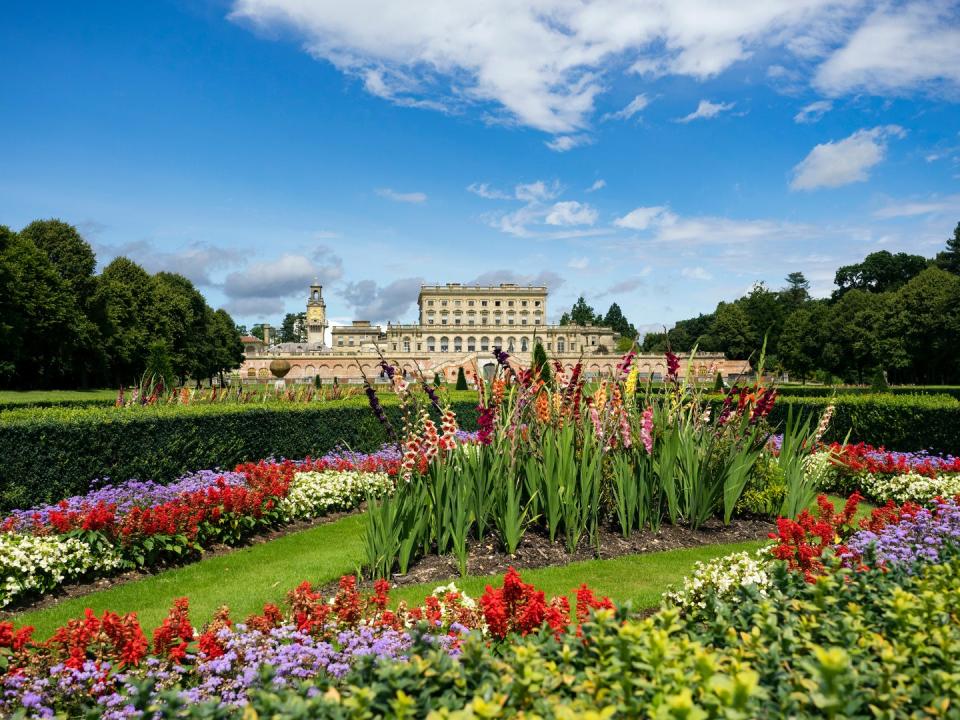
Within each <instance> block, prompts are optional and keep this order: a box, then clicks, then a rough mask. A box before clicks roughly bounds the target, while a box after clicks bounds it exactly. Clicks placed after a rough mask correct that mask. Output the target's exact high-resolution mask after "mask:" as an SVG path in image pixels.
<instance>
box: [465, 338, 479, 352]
mask: <svg viewBox="0 0 960 720" xmlns="http://www.w3.org/2000/svg"><path fill="white" fill-rule="evenodd" d="M476 349H477V339H476V338H475V337H468V338H467V351H468V352H473V351H474V350H476Z"/></svg>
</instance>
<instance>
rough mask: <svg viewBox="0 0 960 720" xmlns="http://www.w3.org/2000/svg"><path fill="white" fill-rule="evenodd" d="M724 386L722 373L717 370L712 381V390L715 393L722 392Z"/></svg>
mask: <svg viewBox="0 0 960 720" xmlns="http://www.w3.org/2000/svg"><path fill="white" fill-rule="evenodd" d="M725 387H726V386H725V385H724V384H723V373H721V372H720V371H719V370H717V378H716V380H714V381H713V389H714V390H716V391H717V392H723V390H724V388H725Z"/></svg>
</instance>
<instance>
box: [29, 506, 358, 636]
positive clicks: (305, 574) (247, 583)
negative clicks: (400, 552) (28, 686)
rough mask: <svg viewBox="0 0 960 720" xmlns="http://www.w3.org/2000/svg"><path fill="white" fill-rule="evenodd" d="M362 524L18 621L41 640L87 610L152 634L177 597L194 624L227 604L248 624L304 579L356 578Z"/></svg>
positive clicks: (267, 546) (299, 536) (266, 546)
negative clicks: (132, 616)
mask: <svg viewBox="0 0 960 720" xmlns="http://www.w3.org/2000/svg"><path fill="white" fill-rule="evenodd" d="M363 522H364V520H363V516H362V515H352V516H350V517H346V518H343V519H342V520H338V521H336V522H332V523H329V524H326V525H319V526H317V527H315V528H311V529H309V530H303V531H301V532H297V533H292V534H290V535H285V536H284V537H281V538H277V539H276V540H273V541H271V542H268V543H263V544H261V545H254V546H251V547H248V548H242V549H239V550H236V551H234V552H231V553H228V554H226V555H221V556H219V557H213V558H210V559H208V560H202V561H200V562H197V563H193V564H192V565H186V566H184V567H181V568H176V569H173V570H167V571H166V572H162V573H159V574H157V575H154V576H152V577H148V578H145V579H143V580H140V581H137V582H132V583H127V584H125V585H118V586H116V587H113V588H110V589H109V590H103V591H100V592H95V593H91V594H90V595H85V596H83V597H79V598H74V599H71V600H66V601H64V602H61V603H59V604H58V605H55V606H54V607H51V608H47V609H44V610H39V611H36V612H26V613H21V614H20V615H19V616H17V617H15V618H14V622H15V623H16V624H17V625H33V626H34V627H35V628H36V636H37V637H38V638H46V637H49V636H50V634H52V632H53V631H54V630H55V629H56V628H57V627H59V626H60V625H63V624H64V623H65V622H66V621H67V620H68V619H70V618H74V617H82V616H83V611H84V608H88V607H89V608H92V609H93V610H95V611H96V612H97V613H101V612H103V611H104V610H113V611H114V612H118V613H127V612H131V611H135V612H136V613H137V616H138V617H139V618H140V622H141V623H142V625H143V626H144V628H149V629H150V630H151V631H152V629H153V628H154V627H156V626H158V625H159V624H160V623H161V621H162V620H163V618H164V617H165V616H166V614H167V610H168V609H169V608H170V605H171V604H172V603H173V600H174V598H178V597H182V596H187V597H189V598H190V611H191V618H192V620H193V622H194V624H195V625H200V624H202V623H204V622H206V621H207V620H209V619H210V617H211V615H212V614H213V612H214V611H215V610H216V609H217V608H218V607H220V606H221V605H228V606H229V607H230V609H231V611H232V614H233V617H234V618H240V619H242V618H244V617H246V616H247V615H249V614H250V613H252V612H259V611H260V610H262V609H263V604H264V603H267V602H278V603H279V602H280V601H282V600H283V599H284V596H285V595H286V593H287V591H288V590H290V589H292V588H294V587H295V586H296V585H298V584H300V582H302V581H303V580H309V581H310V582H312V583H319V584H323V583H327V582H330V581H332V580H336V579H337V578H339V577H340V576H341V575H344V574H350V573H353V572H355V571H356V569H357V567H359V565H360V564H361V563H362V561H363V558H364V551H363V539H362V533H363Z"/></svg>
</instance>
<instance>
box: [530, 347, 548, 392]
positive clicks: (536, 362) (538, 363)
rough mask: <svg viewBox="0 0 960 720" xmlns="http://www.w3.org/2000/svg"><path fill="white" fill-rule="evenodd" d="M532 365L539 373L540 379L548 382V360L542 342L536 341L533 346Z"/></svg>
mask: <svg viewBox="0 0 960 720" xmlns="http://www.w3.org/2000/svg"><path fill="white" fill-rule="evenodd" d="M532 367H533V369H534V370H536V371H537V373H538V374H539V375H540V379H541V380H543V382H545V383H546V384H548V385H549V384H550V361H549V360H548V359H547V351H546V350H544V349H543V344H541V343H540V342H537V344H536V345H535V346H534V348H533V363H532Z"/></svg>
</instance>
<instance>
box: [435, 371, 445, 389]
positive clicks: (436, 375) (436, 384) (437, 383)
mask: <svg viewBox="0 0 960 720" xmlns="http://www.w3.org/2000/svg"><path fill="white" fill-rule="evenodd" d="M441 385H443V380H441V379H440V373H438V372H435V373H434V374H433V386H434V387H440V386H441Z"/></svg>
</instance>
